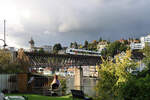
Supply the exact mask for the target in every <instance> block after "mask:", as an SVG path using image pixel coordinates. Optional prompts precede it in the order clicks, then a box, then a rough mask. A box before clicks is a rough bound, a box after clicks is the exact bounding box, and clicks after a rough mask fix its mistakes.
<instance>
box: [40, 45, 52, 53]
mask: <svg viewBox="0 0 150 100" xmlns="http://www.w3.org/2000/svg"><path fill="white" fill-rule="evenodd" d="M41 48H43V50H44V51H45V52H48V53H51V52H52V51H53V46H50V45H44V46H41Z"/></svg>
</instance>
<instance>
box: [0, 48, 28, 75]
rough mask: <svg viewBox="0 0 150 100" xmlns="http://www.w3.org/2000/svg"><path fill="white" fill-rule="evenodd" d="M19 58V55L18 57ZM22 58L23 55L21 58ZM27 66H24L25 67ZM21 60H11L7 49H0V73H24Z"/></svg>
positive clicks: (24, 69)
mask: <svg viewBox="0 0 150 100" xmlns="http://www.w3.org/2000/svg"><path fill="white" fill-rule="evenodd" d="M20 58H21V57H20ZM21 59H23V57H22V58H21ZM27 67H28V66H26V68H27ZM26 68H25V67H24V65H23V63H22V60H18V59H17V60H14V61H13V60H12V56H11V53H10V52H9V51H5V50H0V73H7V74H8V73H26V72H27V70H26Z"/></svg>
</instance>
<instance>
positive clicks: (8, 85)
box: [0, 74, 18, 91]
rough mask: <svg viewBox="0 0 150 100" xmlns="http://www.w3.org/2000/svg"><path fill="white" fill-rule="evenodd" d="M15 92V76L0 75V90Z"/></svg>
mask: <svg viewBox="0 0 150 100" xmlns="http://www.w3.org/2000/svg"><path fill="white" fill-rule="evenodd" d="M5 89H6V90H8V91H15V90H18V89H17V76H16V74H0V90H5Z"/></svg>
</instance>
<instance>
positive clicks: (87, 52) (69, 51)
mask: <svg viewBox="0 0 150 100" xmlns="http://www.w3.org/2000/svg"><path fill="white" fill-rule="evenodd" d="M66 54H72V55H86V56H101V53H100V52H96V51H90V50H84V49H74V48H67V49H66Z"/></svg>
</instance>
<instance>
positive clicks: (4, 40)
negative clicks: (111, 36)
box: [0, 20, 7, 49]
mask: <svg viewBox="0 0 150 100" xmlns="http://www.w3.org/2000/svg"><path fill="white" fill-rule="evenodd" d="M5 23H6V20H4V39H0V40H2V41H3V42H4V45H3V47H4V49H5V47H6V46H7V44H6V35H5Z"/></svg>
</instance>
